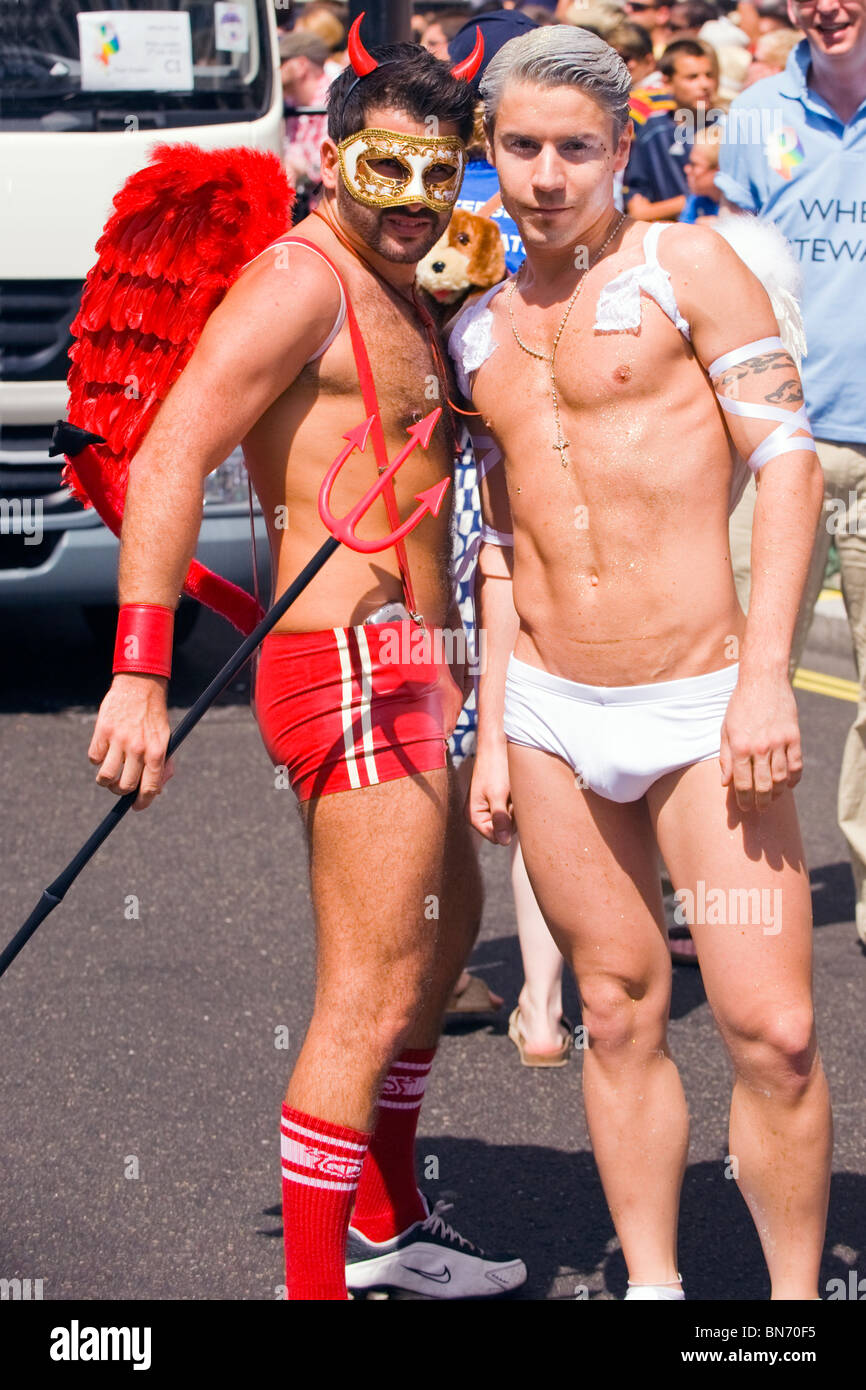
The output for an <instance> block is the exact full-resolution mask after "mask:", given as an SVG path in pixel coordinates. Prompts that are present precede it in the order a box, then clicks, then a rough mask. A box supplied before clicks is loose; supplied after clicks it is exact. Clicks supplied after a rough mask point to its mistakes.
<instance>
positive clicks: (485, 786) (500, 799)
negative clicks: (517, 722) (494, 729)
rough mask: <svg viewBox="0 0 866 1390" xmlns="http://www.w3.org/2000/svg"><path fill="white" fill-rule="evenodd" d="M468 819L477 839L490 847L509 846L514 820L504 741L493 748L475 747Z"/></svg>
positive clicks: (506, 748) (506, 751) (506, 746)
mask: <svg viewBox="0 0 866 1390" xmlns="http://www.w3.org/2000/svg"><path fill="white" fill-rule="evenodd" d="M468 815H469V821H470V823H471V824H472V825H474V827H475V829H476V830H477V831H478V833H479V835H483V836H484V838H485V840H489V841H490V842H491V844H494V845H507V844H510V843H511V836H512V834H513V833H514V817H513V815H512V810H511V782H510V779H509V776H508V745H507V744H506V743H505V741H504V740H503V741H502V743H501V744H497V745H496V747H495V748H490V747H487V748H484V747H482V746H481V745H479V748H478V752H477V754H476V757H475V769H474V771H473V773H472V785H471V786H470V788H469V805H468Z"/></svg>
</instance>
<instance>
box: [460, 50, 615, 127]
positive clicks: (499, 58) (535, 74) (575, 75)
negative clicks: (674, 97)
mask: <svg viewBox="0 0 866 1390" xmlns="http://www.w3.org/2000/svg"><path fill="white" fill-rule="evenodd" d="M511 82H534V83H536V84H537V85H538V86H540V87H579V88H580V90H581V91H583V92H586V94H587V96H590V97H592V98H593V99H594V100H595V101H597V102H598V104H599V105H600V106H601V107H603V108H604V110H605V111H607V112H608V114H609V115H610V117H611V119H612V120H613V129H614V139H615V140H619V137H620V136H621V135H622V132H623V131H624V130H625V127H626V125H627V123H628V120H629V110H628V99H629V93H630V91H631V74H630V73H629V70H628V68H627V67H626V65H625V63H624V62H623V60H622V58H620V56H619V54H618V53H617V51H616V49H615V48H611V46H610V44H609V43H605V41H604V39H600V38H598V37H597V35H595V34H591V33H590V32H589V31H588V30H587V29H578V28H576V27H575V26H574V25H572V24H548V25H545V26H544V27H543V28H539V29H531V30H530V31H529V33H528V34H522V35H521V36H520V37H519V38H516V39H509V41H508V43H506V44H503V45H502V47H501V48H500V50H499V52H498V53H495V54H494V56H493V57H492V58H491V60H490V62H489V63H488V65H487V69H486V71H485V73H484V77H483V79H482V81H481V87H480V93H481V99H482V101H483V102H484V124H485V127H486V129H487V131H488V133H489V134H492V131H493V125H494V122H495V120H496V112H497V111H498V109H499V103H500V101H501V100H502V96H503V93H504V91H505V88H506V87H507V86H508V84H509V83H511Z"/></svg>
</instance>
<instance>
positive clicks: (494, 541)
mask: <svg viewBox="0 0 866 1390" xmlns="http://www.w3.org/2000/svg"><path fill="white" fill-rule="evenodd" d="M481 544H482V545H513V544H514V535H513V533H512V532H511V531H495V530H494V529H493V527H492V526H488V525H487V522H486V521H482V523H481Z"/></svg>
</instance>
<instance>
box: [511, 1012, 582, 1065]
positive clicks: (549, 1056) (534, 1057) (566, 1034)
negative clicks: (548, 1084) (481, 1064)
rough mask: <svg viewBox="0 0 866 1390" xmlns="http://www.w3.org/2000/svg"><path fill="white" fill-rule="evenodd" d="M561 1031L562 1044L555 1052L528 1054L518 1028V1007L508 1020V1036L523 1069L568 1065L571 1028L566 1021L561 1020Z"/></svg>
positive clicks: (519, 1027) (523, 1038)
mask: <svg viewBox="0 0 866 1390" xmlns="http://www.w3.org/2000/svg"><path fill="white" fill-rule="evenodd" d="M560 1029H561V1031H562V1043H561V1044H560V1047H559V1049H558V1051H556V1052H529V1051H528V1050H527V1047H526V1038H525V1037H524V1035H523V1029H522V1028H521V1026H520V1005H519V1004H518V1006H517V1008H516V1009H514V1010H512V1014H511V1017H510V1018H509V1020H508V1036H509V1038H510V1039H511V1041H512V1042H513V1043H514V1046H515V1047H516V1048H517V1051H518V1052H519V1053H520V1061H521V1063H522V1064H523V1066H524V1067H564V1066H566V1065H567V1063H568V1056H569V1053H570V1052H571V1035H572V1031H573V1029H572V1026H571V1024H570V1023H569V1022H568V1019H566V1018H563V1020H562V1022H561V1023H560Z"/></svg>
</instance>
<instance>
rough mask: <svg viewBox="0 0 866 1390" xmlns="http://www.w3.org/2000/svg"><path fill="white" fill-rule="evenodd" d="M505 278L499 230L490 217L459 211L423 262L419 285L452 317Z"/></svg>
mask: <svg viewBox="0 0 866 1390" xmlns="http://www.w3.org/2000/svg"><path fill="white" fill-rule="evenodd" d="M504 275H505V250H504V248H503V245H502V237H501V236H500V233H499V227H498V226H497V224H496V223H495V222H494V221H493V220H492V219H491V218H489V217H481V216H479V214H478V213H476V212H467V211H466V209H465V208H456V209H455V211H454V215H453V216H452V218H451V221H450V222H449V223H448V226H447V228H446V230H445V232H444V234H443V235H442V236H441V237H440V238H439V240H438V241H437V243H436V245H435V246H433V247H432V248H431V249H430V250H429V251H428V252H427V255H426V256H425V257H424V259H423V260H422V261H419V262H418V269H417V271H416V275H415V278H416V282H417V284H418V285H419V286H420V288H421V289H424V290H426V291H427V293H428V294H429V295H431V296H432V298H433V299H435V300H436V301H437V303H438V304H441V305H443V306H445V305H447V306H448V310H449V314H450V313H451V312H453V310H454V309H456V308H457V307H459V306H460V305H461V304H462V303H463V301H464V300H466V299H467V298H468V297H469V295H470V293H471V292H473V291H475V290H487V289H490V287H491V286H492V285H495V284H497V283H498V282H499V281H500V280H501V279H503V277H504Z"/></svg>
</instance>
